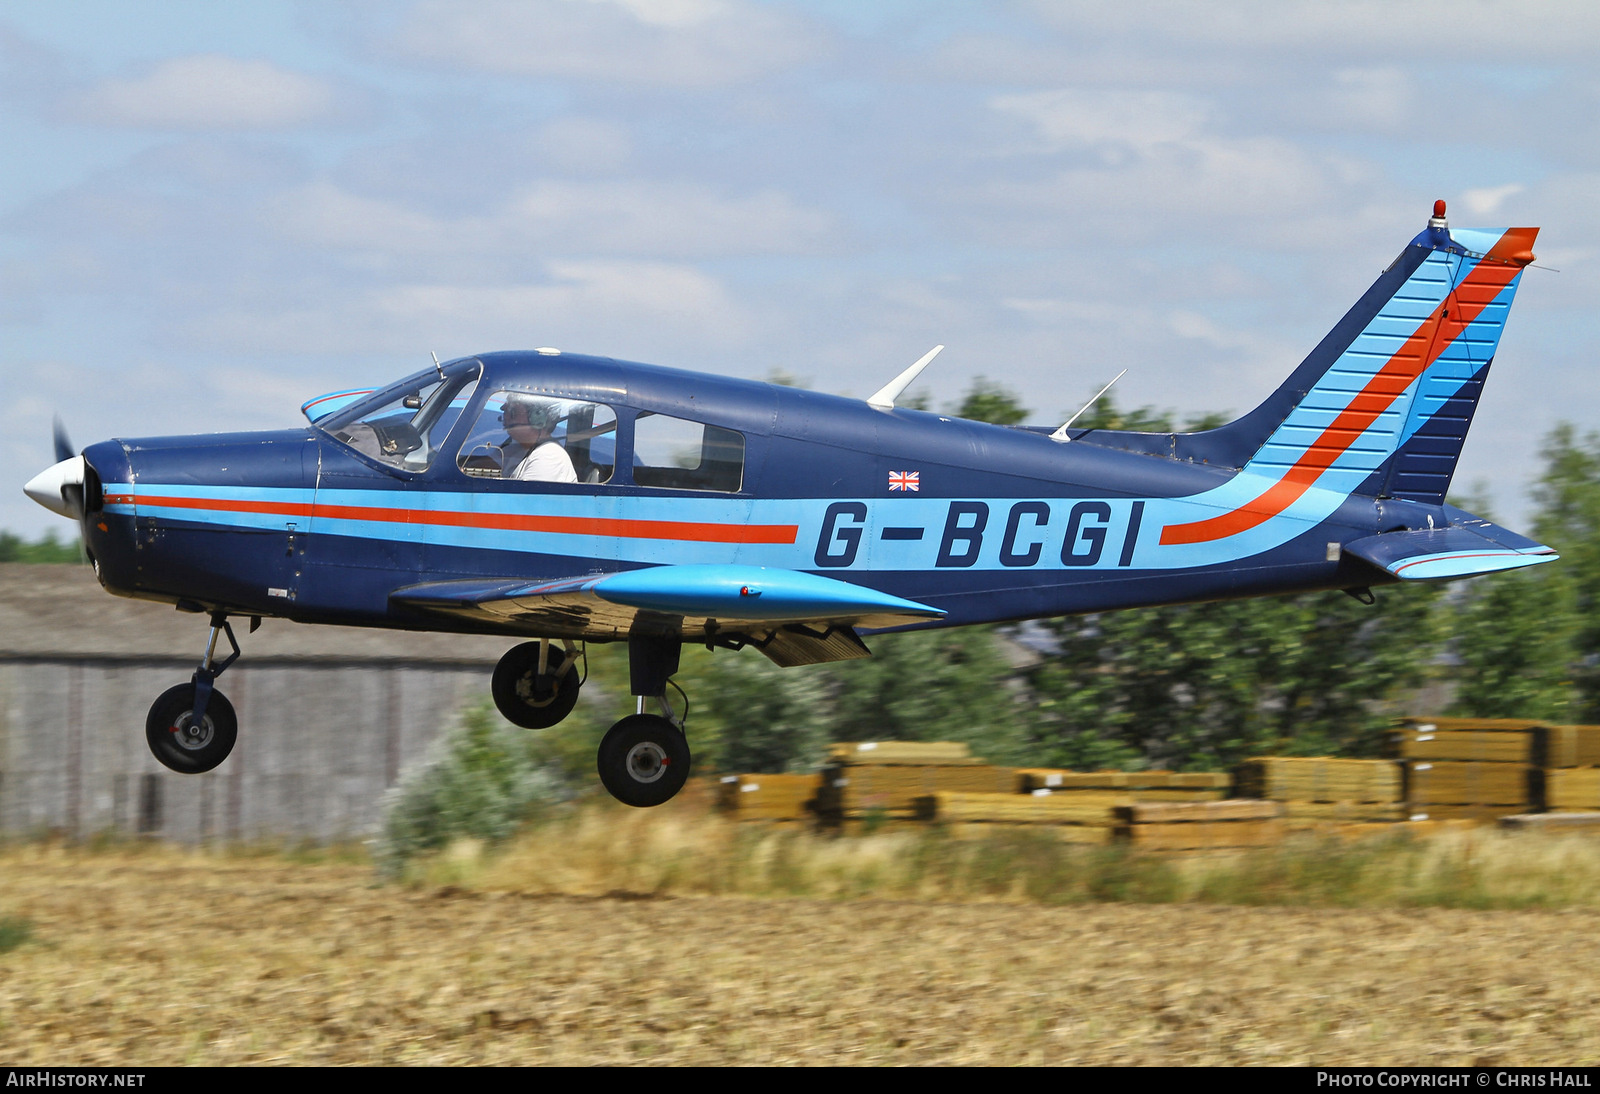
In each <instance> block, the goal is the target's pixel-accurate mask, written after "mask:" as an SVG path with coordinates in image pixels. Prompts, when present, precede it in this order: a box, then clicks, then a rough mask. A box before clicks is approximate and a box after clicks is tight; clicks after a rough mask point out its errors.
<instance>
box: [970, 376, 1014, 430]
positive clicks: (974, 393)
mask: <svg viewBox="0 0 1600 1094" xmlns="http://www.w3.org/2000/svg"><path fill="white" fill-rule="evenodd" d="M955 415H956V417H958V418H968V419H971V420H972V421H975V422H989V423H991V424H993V425H1021V424H1022V423H1023V422H1024V421H1025V420H1026V419H1027V417H1028V410H1027V408H1026V407H1024V406H1023V405H1022V404H1021V402H1019V401H1018V400H1017V397H1016V395H1014V394H1013V393H1012V392H1010V391H1008V390H1006V389H1005V388H1003V387H1001V386H1000V385H999V384H997V383H994V382H992V381H990V380H988V379H986V378H985V377H982V376H979V377H978V378H977V379H976V380H974V381H972V387H971V388H969V389H968V390H967V394H966V397H965V398H963V399H962V400H961V405H960V406H958V407H956V409H955Z"/></svg>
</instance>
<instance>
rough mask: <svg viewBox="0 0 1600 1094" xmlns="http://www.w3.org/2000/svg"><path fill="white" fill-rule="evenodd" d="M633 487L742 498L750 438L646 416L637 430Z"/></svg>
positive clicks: (712, 427)
mask: <svg viewBox="0 0 1600 1094" xmlns="http://www.w3.org/2000/svg"><path fill="white" fill-rule="evenodd" d="M633 481H634V483H635V484H637V485H639V486H659V487H662V488H664V489H669V490H719V491H722V492H723V493H728V494H733V493H737V492H738V491H739V488H740V487H741V486H742V485H743V484H744V434H742V433H736V432H734V431H733V430H731V429H723V428H722V427H720V426H715V425H706V424H705V423H703V422H691V421H689V420H687V419H685V418H672V417H669V416H667V415H665V414H656V413H653V412H651V411H648V410H647V411H643V412H642V413H640V415H639V417H638V418H637V419H636V420H635V422H634V425H633Z"/></svg>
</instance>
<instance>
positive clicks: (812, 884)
mask: <svg viewBox="0 0 1600 1094" xmlns="http://www.w3.org/2000/svg"><path fill="white" fill-rule="evenodd" d="M1396 827H1399V828H1401V829H1402V831H1401V832H1400V833H1399V834H1397V835H1392V836H1375V837H1370V838H1367V839H1363V840H1360V841H1355V842H1345V841H1341V840H1338V839H1332V838H1328V837H1322V838H1318V837H1316V836H1311V835H1306V836H1301V837H1298V838H1295V839H1292V840H1291V841H1290V842H1288V843H1287V844H1285V845H1284V846H1283V847H1280V848H1257V849H1250V850H1241V851H1236V852H1212V853H1209V854H1204V855H1187V856H1172V855H1165V856H1164V855H1155V854H1149V853H1138V852H1132V851H1129V850H1126V849H1124V848H1121V847H1083V846H1075V845H1071V844H1063V843H1061V842H1059V841H1058V840H1056V839H1054V838H1053V837H1052V836H1050V835H1049V833H1048V831H1043V832H1038V833H1028V832H1012V833H1010V834H1003V835H998V836H995V837H992V838H990V839H987V840H983V841H973V842H965V841H958V840H951V839H945V838H942V837H941V836H940V835H939V834H938V833H937V832H936V831H935V832H931V833H930V832H928V831H927V830H924V829H921V828H916V829H909V830H906V829H902V830H898V831H889V832H883V833H880V834H877V835H872V836H865V837H858V838H851V839H838V838H833V837H829V836H824V835H816V834H813V833H810V832H808V831H806V830H804V829H800V828H795V827H781V826H775V825H760V824H747V825H739V824H731V823H728V822H725V821H723V820H722V819H721V818H718V817H716V816H710V815H707V814H706V813H705V811H704V810H702V809H696V808H694V807H693V806H692V805H686V806H681V807H679V806H675V807H669V808H668V809H664V810H653V811H642V810H630V809H625V808H622V807H620V806H612V805H609V804H607V805H601V806H592V807H588V808H583V809H579V810H575V811H572V812H570V813H567V814H566V815H564V816H562V817H559V818H557V819H554V820H550V821H547V822H545V823H542V824H539V825H536V826H533V827H531V828H529V829H526V830H525V831H524V833H523V834H522V835H521V836H519V837H518V838H517V839H516V840H515V841H513V842H512V843H511V844H510V845H508V846H507V847H506V848H504V849H502V850H501V851H500V852H499V853H496V854H493V855H486V854H483V853H482V848H481V846H479V845H475V844H460V845H457V846H456V847H455V848H453V849H452V851H451V853H449V854H446V855H443V856H438V857H435V858H433V859H431V860H425V861H419V862H418V863H416V864H415V865H414V868H413V871H412V874H411V877H412V879H413V881H415V882H418V883H423V884H432V885H446V884H448V885H463V886H470V887H473V888H477V889H483V890H491V891H509V892H520V893H529V894H557V893H560V894H581V895H591V896H592V895H599V894H603V893H608V892H612V891H616V890H626V891H629V892H636V893H649V894H656V895H674V896H730V895H740V896H757V897H772V896H786V897H812V898H819V899H829V900H839V899H845V900H849V899H868V898H872V899H885V898H890V899H905V900H937V901H947V902H948V901H962V902H967V901H975V902H985V903H991V902H1001V903H1037V904H1084V903H1099V902H1105V901H1133V902H1139V903H1171V902H1179V903H1182V902H1201V903H1222V904H1258V905H1269V904H1278V905H1287V906H1297V905H1298V906H1311V907H1368V908H1420V907H1446V908H1477V909H1492V908H1501V909H1516V908H1537V907H1543V908H1590V909H1600V839H1597V838H1595V836H1593V835H1583V834H1567V835H1552V834H1548V833H1531V832H1502V831H1498V830H1495V829H1487V828H1460V829H1453V830H1446V831H1443V832H1439V833H1436V834H1433V835H1429V836H1427V837H1420V838H1419V837H1413V836H1409V835H1406V834H1405V832H1404V828H1405V826H1396Z"/></svg>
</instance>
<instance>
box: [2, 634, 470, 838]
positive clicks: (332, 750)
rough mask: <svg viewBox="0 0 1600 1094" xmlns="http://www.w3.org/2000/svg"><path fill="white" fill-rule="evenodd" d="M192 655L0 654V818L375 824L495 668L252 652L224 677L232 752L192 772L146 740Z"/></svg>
mask: <svg viewBox="0 0 1600 1094" xmlns="http://www.w3.org/2000/svg"><path fill="white" fill-rule="evenodd" d="M194 660H195V659H194V658H193V657H187V658H181V659H180V658H175V657H105V656H94V655H88V656H83V657H77V658H72V659H68V658H67V657H63V656H49V655H46V656H31V657H29V656H20V657H19V656H15V655H11V656H6V655H4V654H0V833H4V834H11V835H20V834H31V833H39V832H45V831H54V832H60V833H63V834H68V835H73V836H80V837H81V836H88V835H92V834H94V833H98V832H116V833H122V834H128V835H133V834H142V835H150V836H157V837H160V838H164V839H170V840H176V841H180V842H187V843H195V842H202V841H209V840H279V839H292V840H300V839H306V840H315V841H326V840H336V839H348V838H358V837H364V836H367V835H370V834H372V833H373V832H374V831H375V830H376V826H377V823H378V820H379V815H378V805H379V801H380V799H381V798H382V796H383V792H384V791H385V790H386V789H387V788H389V787H390V786H393V785H394V783H395V782H396V780H397V779H398V777H399V774H400V772H401V771H403V770H405V769H406V768H407V767H408V766H409V765H411V764H413V763H416V762H417V761H419V760H420V759H422V757H423V756H424V755H425V754H426V752H427V749H428V746H429V745H430V744H431V743H432V742H433V741H434V740H435V739H436V738H437V737H438V736H439V735H440V734H441V733H442V732H443V731H444V730H445V729H446V728H447V727H448V726H449V725H451V724H452V723H453V721H454V719H455V718H456V717H457V716H458V715H459V713H460V712H461V710H462V709H464V708H465V707H467V706H470V705H472V704H475V703H479V702H483V701H485V700H486V699H487V698H488V694H489V674H490V671H491V669H492V665H490V664H463V663H448V662H446V663H441V662H429V661H403V660H394V659H369V660H360V659H346V660H329V659H319V660H308V659H304V658H272V657H266V658H260V657H257V658H251V657H249V656H247V657H246V658H244V659H243V660H241V661H240V662H239V663H238V664H237V665H235V666H233V667H232V668H230V669H229V670H228V671H227V672H226V673H225V674H224V675H223V676H222V677H221V678H220V679H219V681H218V688H219V690H221V691H222V692H223V693H224V694H225V695H227V697H228V698H229V700H231V701H232V703H233V706H234V709H235V710H236V711H237V713H238V715H239V741H238V744H237V745H236V746H235V747H234V750H233V753H232V755H230V756H229V757H228V759H227V761H226V762H224V763H223V764H222V766H221V767H219V768H218V769H217V770H215V771H211V772H208V773H206V774H204V775H180V774H178V773H176V772H172V771H169V770H167V769H166V768H164V767H162V766H161V765H160V764H159V763H157V762H156V760H155V758H154V757H153V756H151V755H150V750H149V749H148V748H147V747H146V745H145V737H144V722H145V714H146V712H147V711H148V709H149V706H150V704H151V703H152V702H153V701H154V700H155V698H156V696H157V695H159V694H160V693H161V692H163V691H165V690H166V689H167V688H169V687H172V686H173V685H174V684H181V683H185V682H187V681H188V679H189V677H190V674H191V673H192V672H193V671H194Z"/></svg>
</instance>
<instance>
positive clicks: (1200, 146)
mask: <svg viewBox="0 0 1600 1094" xmlns="http://www.w3.org/2000/svg"><path fill="white" fill-rule="evenodd" d="M989 105H990V107H991V109H993V110H994V111H996V112H998V113H1001V114H1006V115H1010V116H1013V117H1016V118H1020V119H1022V120H1024V121H1026V122H1027V123H1028V124H1029V126H1030V127H1031V128H1032V129H1033V130H1034V132H1035V135H1036V140H1035V142H1034V143H1033V144H1032V145H1031V146H1028V147H1027V148H1026V149H1025V151H1026V152H1027V153H1029V154H1031V155H1032V156H1033V157H1036V158H1037V157H1043V158H1045V160H1046V162H1049V160H1050V159H1052V158H1053V159H1057V160H1059V161H1060V162H1061V164H1062V166H1061V167H1060V168H1059V169H1057V170H1055V171H1054V172H1053V173H1051V174H1049V175H1048V176H1045V177H1043V178H1041V177H1040V176H1039V175H1038V174H1037V173H1036V172H1028V173H1022V172H1016V173H1013V177H1012V178H1010V179H1005V180H1000V181H995V182H992V183H988V184H983V185H980V186H978V187H975V188H973V189H972V190H970V191H967V192H965V193H964V194H962V195H961V196H962V197H963V198H966V199H968V209H967V210H966V211H965V214H964V215H967V216H971V217H974V218H975V219H977V220H979V222H980V223H981V221H982V219H984V218H992V220H993V224H994V225H995V226H996V227H999V226H1000V225H1001V224H1003V222H1004V220H1005V219H1006V218H1007V217H1010V216H1015V215H1022V216H1025V217H1027V218H1028V223H1027V226H1026V228H1025V231H1027V232H1030V233H1036V235H1037V236H1038V237H1043V238H1062V239H1065V238H1073V237H1076V238H1084V237H1085V236H1100V237H1107V238H1117V239H1128V238H1138V237H1140V236H1143V235H1145V234H1147V233H1148V232H1149V231H1150V230H1152V229H1155V228H1157V227H1158V226H1161V225H1170V224H1171V223H1172V220H1173V218H1174V217H1175V216H1181V217H1186V218H1190V219H1191V220H1192V221H1194V222H1196V228H1197V230H1198V229H1203V227H1204V225H1205V223H1206V222H1213V223H1215V222H1217V221H1222V222H1228V223H1232V224H1242V225H1245V226H1246V228H1245V230H1247V231H1249V232H1251V233H1252V234H1253V235H1254V236H1255V237H1256V238H1258V239H1262V238H1267V237H1271V236H1282V237H1286V234H1287V233H1299V232H1303V231H1304V230H1305V223H1304V218H1305V217H1306V216H1308V215H1312V214H1313V213H1315V212H1325V211H1326V210H1328V209H1329V208H1331V207H1336V206H1340V205H1344V204H1346V202H1345V201H1344V200H1342V199H1343V198H1344V195H1346V194H1348V193H1349V192H1351V191H1352V190H1354V189H1358V188H1359V187H1360V186H1361V185H1365V184H1370V171H1369V170H1368V169H1367V168H1366V167H1365V166H1364V165H1363V164H1361V163H1359V162H1357V161H1355V160H1352V159H1350V158H1348V157H1343V156H1338V155H1335V154H1332V153H1325V152H1312V151H1309V150H1307V149H1306V148H1303V147H1301V146H1300V145H1299V144H1297V143H1295V142H1294V141H1292V140H1288V139H1285V138H1283V137H1278V136H1232V135H1228V134H1224V133H1222V132H1218V123H1219V121H1220V115H1219V112H1218V111H1217V110H1216V109H1215V107H1214V106H1213V105H1212V104H1211V103H1210V102H1208V101H1207V100H1204V99H1201V98H1198V97H1196V96H1191V95H1184V94H1176V93H1171V92H1164V91H1120V90H1105V89H1084V88H1064V89H1057V90H1052V91H1041V92H1032V93H1028V94H1021V95H1003V96H996V97H994V98H992V99H991V100H990V102H989ZM980 210H981V211H980ZM1000 230H1001V232H1002V234H1003V231H1004V229H1003V228H1000Z"/></svg>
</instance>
